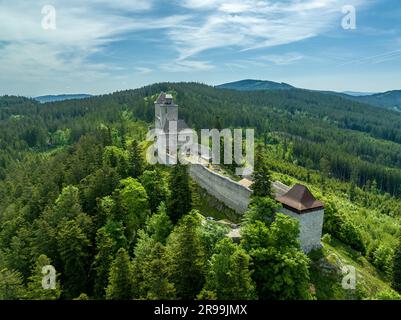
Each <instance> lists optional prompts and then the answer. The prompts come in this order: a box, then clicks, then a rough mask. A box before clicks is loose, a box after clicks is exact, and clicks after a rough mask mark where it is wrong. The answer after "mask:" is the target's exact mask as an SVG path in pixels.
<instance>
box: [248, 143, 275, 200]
mask: <svg viewBox="0 0 401 320" xmlns="http://www.w3.org/2000/svg"><path fill="white" fill-rule="evenodd" d="M252 177H253V184H252V186H251V188H252V190H253V196H254V197H271V198H272V197H273V191H272V188H271V181H270V180H271V175H270V169H269V166H268V164H267V161H266V158H265V156H264V154H263V150H262V147H261V146H259V147H258V148H257V150H256V155H255V164H254V171H253V173H252Z"/></svg>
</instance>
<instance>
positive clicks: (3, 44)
mask: <svg viewBox="0 0 401 320" xmlns="http://www.w3.org/2000/svg"><path fill="white" fill-rule="evenodd" d="M45 5H51V6H53V7H54V9H55V12H56V20H55V22H56V28H55V29H54V30H53V29H47V30H46V29H43V27H42V19H43V17H44V16H45V15H44V14H42V12H41V10H42V8H43V6H45ZM344 5H352V6H354V7H355V9H356V19H357V20H356V29H354V30H352V29H351V30H349V29H343V28H342V27H341V22H342V19H343V17H344V13H342V8H343V6H344ZM400 22H401V1H399V0H282V1H274V0H169V1H167V0H131V1H129V0H122V1H117V0H116V1H106V0H88V1H79V0H69V1H66V0H45V1H28V0H25V1H19V0H14V1H9V0H7V1H5V0H0V94H17V95H26V96H36V95H42V94H59V93H92V94H100V93H108V92H112V91H116V90H122V89H129V88H137V87H140V86H143V85H146V84H151V83H154V82H162V81H198V82H203V83H207V84H211V85H215V84H220V83H224V82H230V81H235V80H240V79H249V78H252V79H264V80H272V81H279V82H287V83H290V84H292V85H295V86H298V87H303V88H311V89H325V90H336V91H346V90H351V91H364V92H379V91H387V90H393V89H401V23H400Z"/></svg>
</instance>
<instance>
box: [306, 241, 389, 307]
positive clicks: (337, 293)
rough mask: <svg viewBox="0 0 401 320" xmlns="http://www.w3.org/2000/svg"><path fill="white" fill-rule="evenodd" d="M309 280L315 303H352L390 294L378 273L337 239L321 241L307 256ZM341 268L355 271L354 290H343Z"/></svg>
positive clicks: (382, 276)
mask: <svg viewBox="0 0 401 320" xmlns="http://www.w3.org/2000/svg"><path fill="white" fill-rule="evenodd" d="M309 256H310V258H311V267H310V276H311V282H312V284H313V287H314V291H315V295H316V298H317V299H318V300H353V299H367V298H371V297H375V296H376V295H377V294H378V293H380V292H384V291H392V289H391V288H390V285H389V283H388V282H387V281H386V280H385V277H384V275H383V274H381V273H379V272H378V271H377V270H376V269H375V268H374V267H373V266H372V265H371V264H370V263H369V262H368V261H367V260H366V258H364V257H363V256H361V255H360V254H359V253H358V252H356V251H354V250H352V249H351V248H350V247H348V246H346V245H344V244H342V243H341V242H340V241H338V240H336V239H333V238H332V239H331V240H326V239H324V241H323V248H322V249H321V250H318V251H315V252H312V253H311V254H310V255H309ZM343 266H353V267H354V268H355V271H356V289H355V290H345V289H343V288H342V285H341V282H342V278H343V275H342V274H341V269H342V267H343Z"/></svg>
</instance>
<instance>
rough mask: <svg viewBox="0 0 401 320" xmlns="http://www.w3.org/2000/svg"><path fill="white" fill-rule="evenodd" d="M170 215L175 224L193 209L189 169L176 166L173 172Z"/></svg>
mask: <svg viewBox="0 0 401 320" xmlns="http://www.w3.org/2000/svg"><path fill="white" fill-rule="evenodd" d="M169 188H170V192H171V193H170V197H169V200H168V214H169V216H170V219H171V221H172V222H173V223H177V222H178V220H179V219H180V218H181V217H182V216H183V215H185V214H187V213H189V211H191V209H192V194H191V189H190V186H189V175H188V167H187V166H184V165H181V164H176V165H175V166H174V167H173V170H172V172H171V176H170V181H169Z"/></svg>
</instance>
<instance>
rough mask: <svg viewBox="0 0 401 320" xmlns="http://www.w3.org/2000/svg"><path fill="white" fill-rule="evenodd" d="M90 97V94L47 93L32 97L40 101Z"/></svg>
mask: <svg viewBox="0 0 401 320" xmlns="http://www.w3.org/2000/svg"><path fill="white" fill-rule="evenodd" d="M89 97H92V95H90V94H60V95H47V96H40V97H35V98H34V99H35V100H37V101H39V102H40V103H45V102H55V101H64V100H73V99H85V98H89Z"/></svg>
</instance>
